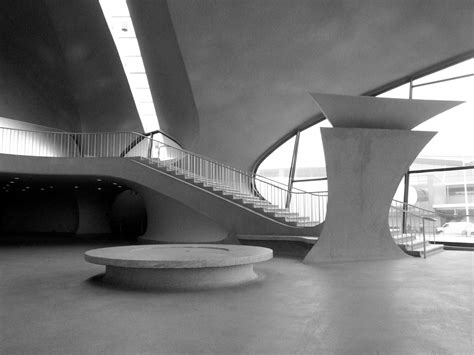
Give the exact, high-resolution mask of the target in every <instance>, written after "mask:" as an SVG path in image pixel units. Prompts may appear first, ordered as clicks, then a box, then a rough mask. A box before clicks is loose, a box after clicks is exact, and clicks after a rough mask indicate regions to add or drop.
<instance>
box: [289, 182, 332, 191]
mask: <svg viewBox="0 0 474 355" xmlns="http://www.w3.org/2000/svg"><path fill="white" fill-rule="evenodd" d="M293 188H294V189H295V191H296V190H303V191H307V192H315V193H320V192H327V190H328V181H327V180H317V181H303V182H294V183H293Z"/></svg>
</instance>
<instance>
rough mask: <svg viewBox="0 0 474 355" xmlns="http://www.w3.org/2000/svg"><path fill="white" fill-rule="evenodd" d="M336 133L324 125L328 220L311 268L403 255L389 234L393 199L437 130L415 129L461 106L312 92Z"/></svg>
mask: <svg viewBox="0 0 474 355" xmlns="http://www.w3.org/2000/svg"><path fill="white" fill-rule="evenodd" d="M311 95H312V96H313V98H314V99H315V100H316V102H317V103H318V104H319V106H320V107H321V110H322V111H323V113H324V114H325V116H326V118H327V119H328V120H329V121H330V122H331V124H332V125H333V127H334V128H322V129H321V136H322V140H323V146H324V153H325V157H326V169H327V177H328V194H329V199H328V207H327V215H326V221H325V222H324V228H323V231H322V233H321V235H320V237H319V240H318V243H317V244H316V245H315V246H314V247H313V248H312V249H311V251H310V252H309V253H308V254H307V256H306V258H305V262H306V263H317V262H327V261H355V260H371V259H391V258H401V257H404V256H405V254H404V253H403V252H402V251H401V249H400V248H399V247H398V246H397V245H396V244H395V242H394V241H393V238H392V236H391V234H390V231H389V226H388V212H389V208H390V204H391V201H392V199H393V195H394V194H395V191H396V190H397V187H398V185H399V183H400V180H401V179H402V177H403V175H404V174H405V172H406V171H407V170H408V168H409V167H410V165H411V163H412V162H413V160H414V159H415V158H416V156H417V155H418V154H419V152H420V151H421V150H422V149H423V147H424V146H425V145H426V144H427V143H428V142H429V141H430V139H431V138H432V137H433V136H434V135H435V134H436V132H422V131H411V129H412V128H414V127H415V126H417V125H419V124H420V123H422V122H424V121H425V120H427V119H429V118H431V117H433V116H435V115H437V114H439V113H441V112H443V111H446V110H448V109H450V108H452V107H454V106H457V105H459V104H460V103H461V102H457V101H428V100H402V99H386V98H374V97H363V96H358V97H355V96H345V95H330V94H311Z"/></svg>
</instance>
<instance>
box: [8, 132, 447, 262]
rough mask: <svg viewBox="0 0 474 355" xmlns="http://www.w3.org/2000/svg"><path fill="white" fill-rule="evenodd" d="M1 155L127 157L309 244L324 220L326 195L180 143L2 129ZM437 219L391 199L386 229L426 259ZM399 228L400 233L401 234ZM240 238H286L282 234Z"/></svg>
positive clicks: (432, 248)
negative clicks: (256, 216) (215, 158)
mask: <svg viewBox="0 0 474 355" xmlns="http://www.w3.org/2000/svg"><path fill="white" fill-rule="evenodd" d="M0 153H1V154H10V155H25V156H38V157H54V158H125V159H129V160H132V161H134V162H136V163H139V164H142V165H145V166H147V167H149V168H151V169H154V170H157V171H159V172H160V173H162V174H166V175H167V176H169V177H172V178H173V179H178V180H181V181H182V182H183V183H186V184H189V185H193V186H194V187H196V188H199V189H201V190H204V191H205V192H207V193H210V194H212V195H214V196H216V197H217V198H220V199H224V200H227V201H228V202H229V203H232V204H233V205H237V206H239V207H240V208H243V209H245V210H246V211H247V212H249V211H250V212H251V213H253V214H255V215H258V216H261V217H263V218H265V219H266V220H271V221H273V222H274V223H277V224H279V225H280V226H284V227H285V228H283V229H282V228H281V227H279V228H280V230H286V231H287V232H288V231H289V230H290V232H291V233H293V234H292V236H291V238H290V239H291V240H292V241H295V239H294V238H300V239H299V240H298V242H304V243H306V244H310V245H312V244H314V243H315V242H316V240H317V238H310V239H307V237H308V236H313V237H315V236H316V235H317V233H316V232H315V230H316V229H314V228H315V227H317V226H318V225H319V224H321V223H322V222H323V221H324V219H325V217H326V205H327V198H328V196H327V193H308V192H306V191H302V190H299V189H295V188H293V189H292V190H291V191H288V186H287V185H285V184H281V183H279V182H277V181H273V180H271V179H268V178H266V177H264V176H259V175H257V174H252V173H249V172H245V171H242V170H239V169H235V168H233V167H230V166H227V165H225V164H222V163H219V162H217V161H214V160H212V159H209V158H207V157H203V156H201V155H199V154H196V153H193V152H189V151H186V150H183V149H181V147H180V146H179V145H178V144H176V145H175V146H173V145H170V144H165V143H163V142H160V141H156V140H153V139H152V138H150V137H147V136H145V135H142V134H138V133H134V132H110V133H69V132H39V131H24V130H18V129H10V128H2V127H0ZM435 217H436V215H435V212H434V211H429V210H423V209H420V208H417V207H415V206H411V205H408V204H405V203H403V202H400V201H396V200H393V201H392V206H391V208H390V213H389V225H390V228H391V231H392V236H393V237H394V240H395V242H396V243H397V244H398V245H399V246H400V247H401V248H402V249H403V250H405V251H406V252H407V253H409V254H411V255H415V256H423V257H426V256H428V255H433V254H435V253H438V252H440V251H442V250H443V246H442V245H432V244H434V243H435V236H436V225H435V223H436V219H435ZM421 225H422V227H420V226H421ZM407 227H408V228H407ZM402 230H403V231H404V233H403V234H400V231H402ZM298 236H299V237H298ZM286 237H287V239H288V236H286ZM243 238H244V239H253V240H257V239H259V238H260V239H262V240H263V239H265V240H269V239H275V240H285V236H284V235H263V236H262V235H260V236H257V235H255V236H251V235H247V236H244V237H243ZM301 238H303V239H301ZM305 238H306V239H305Z"/></svg>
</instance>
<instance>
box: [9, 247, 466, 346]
mask: <svg viewBox="0 0 474 355" xmlns="http://www.w3.org/2000/svg"><path fill="white" fill-rule="evenodd" d="M101 246H103V245H98V244H96V245H81V244H75V245H57V244H56V245H55V244H50V245H43V246H33V245H29V246H28V245H24V246H15V245H8V246H7V245H3V246H0V353H1V354H98V353H101V354H162V353H173V354H182V353H202V354H209V353H215V354H224V353H226V354H235V353H246V354H262V353H266V354H287V353H308V354H320V353H338V354H339V353H347V354H366V353H389V354H392V353H403V354H419V353H436V354H438V353H449V354H455V353H456V354H457V353H472V352H473V337H474V335H473V334H474V333H473V319H474V318H473V303H474V301H473V300H474V299H473V289H474V271H473V265H474V253H473V252H468V251H446V252H444V253H441V254H438V255H434V256H432V257H431V258H429V259H427V260H423V259H419V258H407V259H405V260H395V261H380V262H356V263H339V264H331V265H330V264H327V265H322V266H308V265H304V264H302V263H301V261H300V260H298V259H291V258H279V257H277V258H275V259H273V260H271V261H267V262H264V263H261V264H259V265H258V266H256V270H257V271H258V272H259V274H260V275H261V280H259V281H258V282H255V283H252V284H248V285H246V286H242V287H234V288H227V289H220V290H212V291H200V292H188V293H185V292H175V293H157V292H140V291H133V290H120V289H114V288H110V287H105V286H103V285H102V283H101V282H100V278H99V277H94V276H95V275H98V274H101V273H102V272H103V267H101V266H98V265H93V264H88V263H86V262H85V261H84V259H83V253H84V251H85V250H88V249H90V248H96V247H101Z"/></svg>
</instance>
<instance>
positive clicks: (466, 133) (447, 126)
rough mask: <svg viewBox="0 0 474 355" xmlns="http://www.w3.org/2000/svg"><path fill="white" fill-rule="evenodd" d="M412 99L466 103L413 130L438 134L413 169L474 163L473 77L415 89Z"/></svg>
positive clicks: (421, 154) (420, 155)
mask: <svg viewBox="0 0 474 355" xmlns="http://www.w3.org/2000/svg"><path fill="white" fill-rule="evenodd" d="M413 98H415V99H433V100H461V101H466V102H465V103H464V104H462V105H459V106H457V107H455V108H453V109H451V110H448V111H446V112H443V113H441V114H440V115H437V116H435V117H433V118H431V119H430V120H428V121H426V122H424V123H422V124H420V125H419V126H417V127H416V128H415V129H414V130H420V131H435V132H438V133H437V134H436V136H435V137H434V138H433V139H432V140H431V141H430V143H428V144H427V145H426V147H425V148H424V149H423V151H422V152H421V153H420V154H419V156H418V157H417V159H416V160H415V163H414V164H413V165H412V167H411V168H410V170H422V169H437V168H438V169H439V168H444V167H461V166H469V165H474V144H473V137H474V136H473V132H474V77H468V78H462V79H457V80H452V81H447V82H442V83H437V84H431V85H426V86H421V87H417V88H414V89H413Z"/></svg>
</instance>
